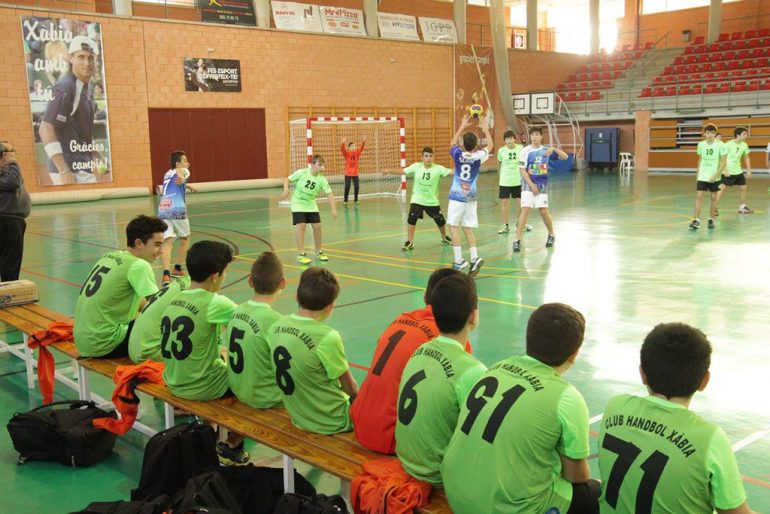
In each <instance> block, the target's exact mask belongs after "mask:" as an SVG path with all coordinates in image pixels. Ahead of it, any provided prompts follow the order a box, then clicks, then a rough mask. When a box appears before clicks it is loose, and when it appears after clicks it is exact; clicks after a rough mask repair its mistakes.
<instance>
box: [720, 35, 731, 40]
mask: <svg viewBox="0 0 770 514" xmlns="http://www.w3.org/2000/svg"><path fill="white" fill-rule="evenodd" d="M729 40H730V34H719V38H718V39H717V41H729Z"/></svg>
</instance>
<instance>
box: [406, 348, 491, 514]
mask: <svg viewBox="0 0 770 514" xmlns="http://www.w3.org/2000/svg"><path fill="white" fill-rule="evenodd" d="M486 369H487V368H486V366H484V365H483V364H482V363H481V362H479V360H478V359H477V358H476V357H474V356H473V355H470V354H469V353H466V351H465V348H463V345H461V344H460V343H458V342H457V341H455V340H454V339H450V338H448V337H446V336H439V337H437V338H436V339H433V340H432V341H429V342H427V343H425V344H424V345H422V346H420V347H419V348H417V350H415V352H414V353H413V354H412V356H411V357H410V358H409V361H407V363H406V367H405V368H404V373H403V374H402V375H401V384H400V385H399V387H398V407H397V411H398V419H397V423H396V455H398V458H399V459H400V460H401V464H402V465H403V466H404V470H405V471H406V472H407V473H409V474H410V475H412V476H413V477H415V478H417V479H419V480H423V481H425V482H429V483H431V484H440V483H441V472H440V470H439V468H440V466H441V461H442V460H443V458H444V452H445V451H446V447H447V444H448V443H449V440H450V439H451V438H452V432H454V430H455V425H456V424H457V415H458V414H459V412H460V405H461V404H463V403H464V402H465V398H466V396H467V395H468V391H470V389H471V387H472V386H473V384H474V383H475V382H476V380H477V379H478V378H479V376H481V374H482V373H484V371H486ZM478 512H480V511H478Z"/></svg>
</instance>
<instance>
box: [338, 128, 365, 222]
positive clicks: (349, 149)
mask: <svg viewBox="0 0 770 514" xmlns="http://www.w3.org/2000/svg"><path fill="white" fill-rule="evenodd" d="M364 146H366V138H364V139H363V140H362V141H361V146H356V143H355V141H351V142H350V143H348V138H346V137H343V138H342V143H341V144H340V152H342V157H343V158H344V159H345V196H344V198H343V201H342V205H343V206H345V207H347V206H348V195H349V194H350V183H351V182H353V200H354V201H355V202H356V205H358V163H359V161H360V160H361V154H362V153H363V152H364Z"/></svg>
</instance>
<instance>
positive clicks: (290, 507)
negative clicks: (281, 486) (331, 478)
mask: <svg viewBox="0 0 770 514" xmlns="http://www.w3.org/2000/svg"><path fill="white" fill-rule="evenodd" d="M273 514H348V506H347V504H346V503H345V500H344V499H343V498H342V496H337V495H335V496H326V495H325V494H319V495H314V496H302V495H300V494H292V493H286V494H284V495H283V496H281V499H280V500H278V503H277V504H276V506H275V510H273Z"/></svg>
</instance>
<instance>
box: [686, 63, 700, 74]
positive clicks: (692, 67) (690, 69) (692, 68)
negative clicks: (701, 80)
mask: <svg viewBox="0 0 770 514" xmlns="http://www.w3.org/2000/svg"><path fill="white" fill-rule="evenodd" d="M687 73H698V65H697V64H689V65H687Z"/></svg>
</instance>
